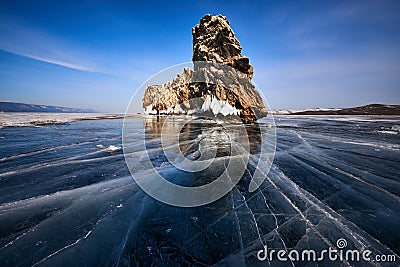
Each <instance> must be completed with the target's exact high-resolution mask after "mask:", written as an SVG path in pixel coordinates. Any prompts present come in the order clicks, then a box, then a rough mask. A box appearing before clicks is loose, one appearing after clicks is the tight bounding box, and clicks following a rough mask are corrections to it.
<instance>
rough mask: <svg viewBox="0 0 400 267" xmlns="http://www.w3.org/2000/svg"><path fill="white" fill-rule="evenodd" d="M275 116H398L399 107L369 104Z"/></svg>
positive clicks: (276, 112) (300, 111)
mask: <svg viewBox="0 0 400 267" xmlns="http://www.w3.org/2000/svg"><path fill="white" fill-rule="evenodd" d="M273 113H274V114H277V115H398V116H400V105H384V104H370V105H365V106H361V107H354V108H342V109H333V108H332V109H320V108H317V109H306V110H278V111H275V112H273Z"/></svg>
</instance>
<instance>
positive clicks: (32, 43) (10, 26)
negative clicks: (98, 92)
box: [0, 18, 101, 73]
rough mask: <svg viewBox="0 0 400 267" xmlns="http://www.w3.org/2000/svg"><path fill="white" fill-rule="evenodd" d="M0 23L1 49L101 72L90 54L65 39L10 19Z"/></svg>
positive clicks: (65, 65) (43, 60)
mask: <svg viewBox="0 0 400 267" xmlns="http://www.w3.org/2000/svg"><path fill="white" fill-rule="evenodd" d="M3 19H4V21H5V23H4V24H2V25H0V50H2V51H6V52H8V53H12V54H15V55H19V56H22V57H26V58H30V59H34V60H37V61H41V62H46V63H49V64H54V65H57V66H62V67H65V68H69V69H73V70H79V71H89V72H99V73H101V71H99V70H97V68H95V67H93V62H91V60H90V59H89V58H88V57H87V56H85V55H87V53H85V52H84V51H82V50H81V49H78V48H76V47H74V46H73V45H71V44H69V43H68V42H67V41H65V40H61V39H59V38H55V37H54V36H49V35H47V34H44V33H42V32H40V31H37V30H35V29H33V28H31V27H27V26H24V25H23V24H21V23H20V22H16V21H15V20H13V19H10V18H3Z"/></svg>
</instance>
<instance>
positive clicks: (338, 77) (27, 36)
mask: <svg viewBox="0 0 400 267" xmlns="http://www.w3.org/2000/svg"><path fill="white" fill-rule="evenodd" d="M206 13H211V14H223V15H225V16H227V18H228V19H229V20H230V23H231V26H232V28H233V30H234V31H235V33H236V35H237V37H238V39H239V40H240V42H241V44H242V46H243V54H244V55H246V56H248V57H249V58H250V61H251V64H252V65H253V66H254V69H255V76H254V81H255V82H256V84H257V85H258V87H259V88H260V89H261V90H262V92H263V94H264V95H265V97H266V98H267V99H268V101H269V104H270V105H271V107H272V109H286V108H293V109H299V108H314V107H324V108H329V107H349V106H356V105H363V104H368V103H388V104H400V94H399V91H400V63H399V62H400V27H399V25H400V16H399V14H400V2H399V1H368V0H366V1H233V0H230V1H223V0H218V1H216V0H214V1H207V0H206V1H204V0H202V1H196V0H190V1H188V0H186V1H137V2H136V1H126V2H117V1H77V2H72V1H63V2H62V1H8V3H6V2H5V1H2V3H1V4H0V21H1V23H0V85H1V87H0V92H1V95H0V100H1V101H16V102H26V103H35V104H49V105H62V106H69V107H79V108H93V109H96V110H100V111H105V112H124V111H125V109H126V106H127V105H128V103H129V100H130V98H131V97H132V95H133V94H134V92H135V91H136V89H137V88H138V87H139V86H140V85H141V84H142V83H143V82H144V81H145V80H146V79H147V78H148V77H150V76H151V75H153V74H154V73H156V72H158V71H160V70H162V69H164V68H166V67H169V66H171V65H175V64H179V63H182V62H187V61H190V60H191V56H192V35H191V28H192V27H193V26H194V25H195V24H197V23H198V22H199V20H200V18H201V17H202V16H203V15H204V14H206Z"/></svg>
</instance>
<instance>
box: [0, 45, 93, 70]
mask: <svg viewBox="0 0 400 267" xmlns="http://www.w3.org/2000/svg"><path fill="white" fill-rule="evenodd" d="M0 49H1V50H3V51H6V52H8V53H12V54H15V55H18V56H23V57H26V58H30V59H34V60H37V61H41V62H46V63H50V64H54V65H57V66H61V67H65V68H68V69H73V70H79V71H89V72H98V71H95V70H93V69H90V68H88V67H85V66H80V65H77V64H73V63H69V62H63V61H59V60H55V59H51V58H44V57H40V56H35V55H30V54H27V53H22V52H15V51H11V50H9V49H3V48H0Z"/></svg>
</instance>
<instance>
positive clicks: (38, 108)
mask: <svg viewBox="0 0 400 267" xmlns="http://www.w3.org/2000/svg"><path fill="white" fill-rule="evenodd" d="M0 112H53V113H55V112H57V113H96V112H97V111H96V110H93V109H81V108H66V107H59V106H47V105H34V104H25V103H14V102H0Z"/></svg>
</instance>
